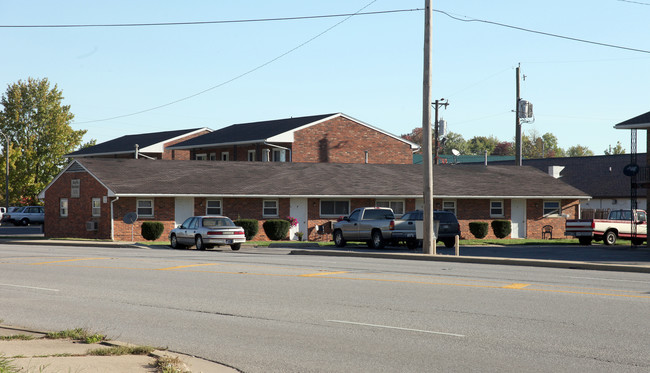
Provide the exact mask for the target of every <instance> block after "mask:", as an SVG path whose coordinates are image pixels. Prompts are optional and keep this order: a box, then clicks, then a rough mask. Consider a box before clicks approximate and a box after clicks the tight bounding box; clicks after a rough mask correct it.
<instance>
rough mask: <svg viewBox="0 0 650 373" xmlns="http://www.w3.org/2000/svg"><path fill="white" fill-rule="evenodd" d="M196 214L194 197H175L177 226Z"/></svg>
mask: <svg viewBox="0 0 650 373" xmlns="http://www.w3.org/2000/svg"><path fill="white" fill-rule="evenodd" d="M193 215H194V198H192V197H176V198H175V199H174V220H175V222H176V226H177V227H178V226H179V225H181V224H182V223H183V222H184V221H185V219H187V218H189V217H190V216H193Z"/></svg>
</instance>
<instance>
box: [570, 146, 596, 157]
mask: <svg viewBox="0 0 650 373" xmlns="http://www.w3.org/2000/svg"><path fill="white" fill-rule="evenodd" d="M566 153H567V156H568V157H587V156H592V155H594V152H592V151H591V150H589V148H588V147H586V146H582V145H576V146H572V147H570V148H569V149H568V150H567V152H566Z"/></svg>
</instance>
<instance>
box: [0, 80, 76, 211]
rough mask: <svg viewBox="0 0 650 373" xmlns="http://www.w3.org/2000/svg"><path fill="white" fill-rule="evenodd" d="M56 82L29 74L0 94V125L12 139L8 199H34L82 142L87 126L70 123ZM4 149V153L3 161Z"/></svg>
mask: <svg viewBox="0 0 650 373" xmlns="http://www.w3.org/2000/svg"><path fill="white" fill-rule="evenodd" d="M62 102H63V95H62V93H61V91H59V90H58V88H57V86H56V85H54V88H50V82H49V81H48V80H47V78H45V79H34V78H28V79H27V81H22V80H19V81H18V82H17V83H13V84H10V85H9V86H8V87H7V91H6V92H5V93H4V94H3V95H2V99H1V103H2V106H3V108H2V111H0V129H1V130H2V132H4V133H5V134H6V135H7V136H8V137H9V139H10V141H11V146H10V149H9V152H8V153H9V163H10V167H9V168H10V171H9V176H10V178H9V187H10V192H9V193H10V197H11V198H10V199H11V201H10V203H11V204H18V203H35V202H36V197H37V195H38V193H40V192H41V191H42V190H43V189H44V188H45V186H46V185H47V184H48V183H49V182H50V181H52V179H53V178H54V177H55V176H56V175H57V174H58V173H59V171H60V170H61V168H62V166H63V165H65V163H66V159H65V158H64V157H63V155H65V154H67V153H70V152H72V151H73V150H74V149H75V148H76V147H78V146H79V145H80V144H81V141H82V138H83V136H84V134H85V133H86V130H78V131H75V130H73V129H72V127H70V122H71V121H72V118H73V117H74V115H73V114H72V113H71V112H70V106H69V105H63V103H62ZM6 156H7V152H5V154H3V157H2V162H3V163H4V161H5V158H4V157H6Z"/></svg>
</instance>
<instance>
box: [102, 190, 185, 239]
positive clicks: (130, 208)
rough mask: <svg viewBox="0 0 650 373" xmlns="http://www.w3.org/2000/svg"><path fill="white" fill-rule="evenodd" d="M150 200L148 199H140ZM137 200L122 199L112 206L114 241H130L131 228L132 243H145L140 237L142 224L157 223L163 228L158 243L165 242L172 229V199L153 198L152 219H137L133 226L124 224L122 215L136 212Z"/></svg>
mask: <svg viewBox="0 0 650 373" xmlns="http://www.w3.org/2000/svg"><path fill="white" fill-rule="evenodd" d="M142 199H150V198H142ZM137 200H138V198H135V197H122V198H120V199H119V200H117V201H116V202H115V203H114V205H113V214H114V215H113V216H114V218H115V220H114V233H113V234H114V239H115V240H116V241H131V228H132V227H133V241H146V240H145V239H144V237H142V234H141V231H142V222H145V221H159V222H161V223H163V225H164V226H165V230H164V231H163V234H162V235H161V236H160V238H159V239H158V241H167V236H168V235H169V231H171V230H172V229H174V225H175V224H174V219H175V216H174V210H175V208H174V207H175V202H174V198H173V197H157V198H153V200H154V201H153V212H154V216H153V217H138V220H137V221H136V222H135V223H134V224H133V225H131V224H126V223H124V221H123V219H124V215H126V214H127V213H129V212H136V204H137V202H136V201H137Z"/></svg>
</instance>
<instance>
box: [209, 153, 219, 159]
mask: <svg viewBox="0 0 650 373" xmlns="http://www.w3.org/2000/svg"><path fill="white" fill-rule="evenodd" d="M210 160H211V161H216V160H217V153H210Z"/></svg>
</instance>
